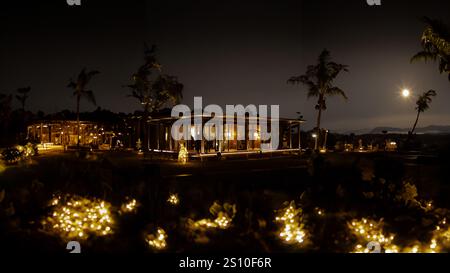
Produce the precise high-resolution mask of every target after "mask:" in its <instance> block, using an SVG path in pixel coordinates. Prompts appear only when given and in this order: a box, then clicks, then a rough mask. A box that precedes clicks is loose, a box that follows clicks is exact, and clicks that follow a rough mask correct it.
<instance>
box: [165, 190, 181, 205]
mask: <svg viewBox="0 0 450 273" xmlns="http://www.w3.org/2000/svg"><path fill="white" fill-rule="evenodd" d="M167 202H168V203H169V204H171V205H173V206H177V205H178V204H179V203H180V199H179V198H178V194H176V193H172V194H170V195H169V198H168V199H167Z"/></svg>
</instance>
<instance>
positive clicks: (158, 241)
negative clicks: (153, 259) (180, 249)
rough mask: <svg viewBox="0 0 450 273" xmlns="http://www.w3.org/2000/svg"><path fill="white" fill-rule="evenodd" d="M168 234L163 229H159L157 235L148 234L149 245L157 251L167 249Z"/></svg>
mask: <svg viewBox="0 0 450 273" xmlns="http://www.w3.org/2000/svg"><path fill="white" fill-rule="evenodd" d="M167 237H168V236H167V233H166V232H165V231H164V229H162V228H158V229H157V231H156V233H154V234H148V235H147V236H146V239H145V240H146V241H147V243H148V245H149V246H150V247H152V248H154V249H156V250H161V249H164V248H166V247H167V241H166V240H167Z"/></svg>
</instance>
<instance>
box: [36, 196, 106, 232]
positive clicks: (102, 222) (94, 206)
mask: <svg viewBox="0 0 450 273" xmlns="http://www.w3.org/2000/svg"><path fill="white" fill-rule="evenodd" d="M50 204H51V205H52V207H53V210H52V213H51V215H50V216H48V217H47V218H46V219H45V220H43V221H42V224H43V226H44V227H45V228H46V229H48V230H49V231H50V232H54V233H56V234H58V235H59V236H61V237H62V238H64V239H87V238H88V237H89V236H91V235H94V236H105V235H110V234H112V226H113V224H114V221H113V218H112V216H111V212H110V207H111V205H110V204H109V203H108V202H105V201H103V200H100V199H88V198H84V197H80V196H66V197H65V198H61V197H55V198H53V199H52V200H51V201H50Z"/></svg>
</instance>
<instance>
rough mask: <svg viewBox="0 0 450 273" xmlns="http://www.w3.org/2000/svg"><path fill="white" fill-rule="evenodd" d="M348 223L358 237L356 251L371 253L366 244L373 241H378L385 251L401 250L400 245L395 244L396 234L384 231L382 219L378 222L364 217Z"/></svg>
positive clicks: (396, 251) (394, 251) (395, 251)
mask: <svg viewBox="0 0 450 273" xmlns="http://www.w3.org/2000/svg"><path fill="white" fill-rule="evenodd" d="M347 225H348V227H349V229H350V231H351V232H352V234H353V235H354V236H355V237H356V239H357V245H356V247H355V248H354V250H353V252H354V253H369V252H370V250H369V249H368V248H366V246H367V245H368V244H369V243H371V242H375V243H378V244H379V245H380V246H381V247H382V248H383V249H384V251H385V253H398V252H399V247H398V246H396V245H395V244H393V240H394V238H395V236H394V235H393V234H386V233H384V231H383V221H382V220H380V221H378V222H377V221H374V220H370V219H366V218H363V219H361V220H352V221H351V222H349V223H348V224H347Z"/></svg>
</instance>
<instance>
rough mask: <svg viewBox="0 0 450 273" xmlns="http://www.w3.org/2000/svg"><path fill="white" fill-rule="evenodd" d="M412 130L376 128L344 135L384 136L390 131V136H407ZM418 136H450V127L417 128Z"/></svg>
mask: <svg viewBox="0 0 450 273" xmlns="http://www.w3.org/2000/svg"><path fill="white" fill-rule="evenodd" d="M409 130H411V129H410V128H396V127H376V128H374V129H361V130H350V131H345V132H343V133H344V134H355V135H365V134H382V133H383V131H388V133H389V134H407V133H408V132H409ZM416 133H417V134H450V125H444V126H440V125H430V126H427V127H422V128H416Z"/></svg>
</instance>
